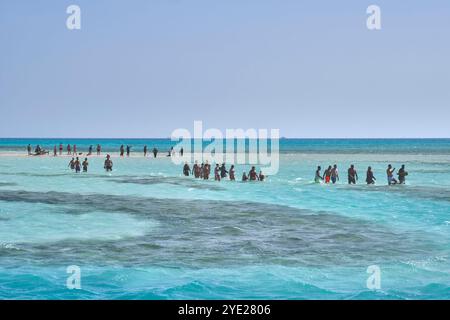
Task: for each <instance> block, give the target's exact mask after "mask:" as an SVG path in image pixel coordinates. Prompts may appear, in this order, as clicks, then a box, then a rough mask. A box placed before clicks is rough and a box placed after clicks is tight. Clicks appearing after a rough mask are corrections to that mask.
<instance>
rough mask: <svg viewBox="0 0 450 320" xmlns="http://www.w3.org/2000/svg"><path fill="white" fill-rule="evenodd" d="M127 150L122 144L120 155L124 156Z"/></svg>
mask: <svg viewBox="0 0 450 320" xmlns="http://www.w3.org/2000/svg"><path fill="white" fill-rule="evenodd" d="M124 152H125V148H124V147H123V145H121V146H120V156H121V157H123V154H124Z"/></svg>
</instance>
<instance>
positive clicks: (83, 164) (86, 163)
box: [81, 158, 89, 172]
mask: <svg viewBox="0 0 450 320" xmlns="http://www.w3.org/2000/svg"><path fill="white" fill-rule="evenodd" d="M81 165H82V166H83V172H87V170H88V166H89V162H88V158H84V161H83V163H82V164H81Z"/></svg>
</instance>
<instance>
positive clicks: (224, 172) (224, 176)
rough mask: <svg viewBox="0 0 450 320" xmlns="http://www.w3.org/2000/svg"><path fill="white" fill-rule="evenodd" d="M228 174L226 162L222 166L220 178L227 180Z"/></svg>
mask: <svg viewBox="0 0 450 320" xmlns="http://www.w3.org/2000/svg"><path fill="white" fill-rule="evenodd" d="M227 174H228V171H227V168H226V167H225V162H224V163H222V165H221V166H220V177H221V178H222V179H224V178H226V177H227Z"/></svg>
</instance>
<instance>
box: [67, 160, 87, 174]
mask: <svg viewBox="0 0 450 320" xmlns="http://www.w3.org/2000/svg"><path fill="white" fill-rule="evenodd" d="M88 166H89V162H88V158H84V161H83V162H80V159H79V158H78V157H76V158H72V160H70V162H69V165H68V167H69V168H70V169H71V170H75V172H76V173H80V171H81V167H83V172H87V171H88Z"/></svg>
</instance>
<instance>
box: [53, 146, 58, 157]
mask: <svg viewBox="0 0 450 320" xmlns="http://www.w3.org/2000/svg"><path fill="white" fill-rule="evenodd" d="M57 155H58V151H57V150H56V144H55V146H54V147H53V156H54V157H56V156H57Z"/></svg>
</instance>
